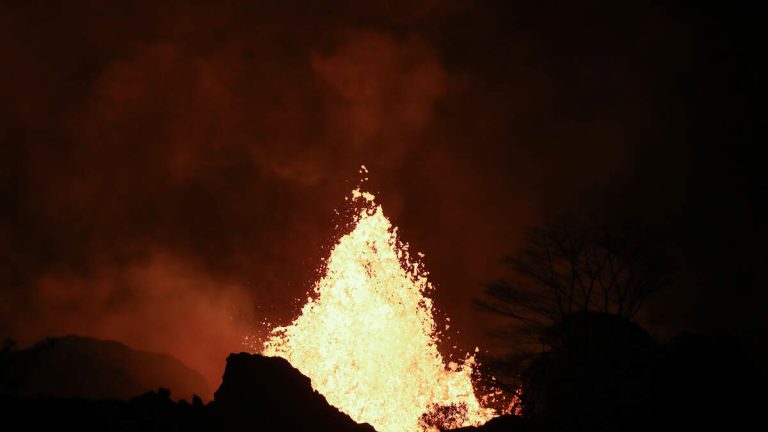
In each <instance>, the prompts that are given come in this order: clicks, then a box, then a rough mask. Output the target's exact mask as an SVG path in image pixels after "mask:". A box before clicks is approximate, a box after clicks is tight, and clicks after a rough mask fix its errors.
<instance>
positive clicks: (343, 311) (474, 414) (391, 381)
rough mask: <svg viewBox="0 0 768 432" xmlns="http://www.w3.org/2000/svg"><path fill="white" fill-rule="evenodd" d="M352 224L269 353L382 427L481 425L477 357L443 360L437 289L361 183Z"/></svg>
mask: <svg viewBox="0 0 768 432" xmlns="http://www.w3.org/2000/svg"><path fill="white" fill-rule="evenodd" d="M353 199H354V200H355V202H356V203H359V204H360V210H359V213H358V214H357V216H356V217H355V220H354V223H355V225H354V229H353V230H352V232H350V233H349V234H347V235H345V236H343V237H342V238H341V239H340V240H339V241H338V243H337V244H336V245H335V246H334V248H333V251H332V252H331V255H330V257H329V259H328V261H327V264H326V268H325V274H324V276H323V277H322V278H321V279H320V281H319V282H317V284H316V285H315V287H314V293H313V295H312V296H311V297H309V298H308V299H307V303H306V304H305V305H304V307H303V308H302V310H301V314H300V316H299V317H298V318H296V320H295V321H293V323H292V324H290V325H289V326H287V327H278V328H275V329H274V330H272V333H271V336H270V338H269V339H268V340H267V342H266V343H265V344H264V349H263V354H265V355H271V356H280V357H283V358H285V359H287V360H288V361H290V362H291V364H292V365H293V366H294V367H296V368H297V369H299V370H300V371H301V372H302V373H304V374H305V375H307V376H309V377H310V378H311V379H312V386H313V387H314V388H315V390H317V391H318V392H320V393H321V394H323V395H324V396H325V397H326V399H327V400H328V402H329V403H331V404H332V405H334V406H336V407H337V408H339V409H340V410H342V411H344V412H345V413H347V414H348V415H349V416H350V417H352V418H353V419H354V420H355V421H357V422H361V423H362V422H367V423H370V424H371V425H372V426H374V427H375V428H376V429H377V430H378V431H380V432H414V431H420V430H429V429H430V428H431V424H440V425H442V426H443V427H450V428H453V427H460V426H470V425H478V424H482V423H484V422H485V421H486V420H488V419H490V418H491V417H493V416H494V414H495V413H494V411H493V410H492V409H489V408H484V407H482V406H481V405H480V403H479V402H478V399H477V397H476V396H475V392H474V389H473V386H472V380H471V374H472V367H473V365H474V358H473V357H468V358H467V359H466V360H465V361H464V363H463V365H459V364H457V363H455V362H450V363H449V364H447V365H446V363H445V362H444V360H443V357H442V356H441V355H440V353H439V352H438V350H437V345H436V342H437V331H436V327H435V320H434V317H433V306H432V300H431V299H430V298H428V297H427V296H426V293H427V292H428V291H429V290H431V289H432V286H431V284H430V282H429V281H428V280H427V273H426V272H425V271H424V269H423V268H422V267H421V264H420V263H419V262H418V261H417V260H414V259H412V258H411V256H410V254H409V252H408V245H407V244H403V243H401V242H400V241H399V240H398V239H397V228H394V227H392V224H391V223H390V221H389V220H388V219H387V218H386V217H385V216H384V213H383V212H382V209H381V206H379V205H377V204H376V203H375V202H374V197H373V195H371V194H369V193H366V192H360V190H359V189H358V190H355V191H354V192H353Z"/></svg>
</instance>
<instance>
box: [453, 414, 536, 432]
mask: <svg viewBox="0 0 768 432" xmlns="http://www.w3.org/2000/svg"><path fill="white" fill-rule="evenodd" d="M539 430H541V429H536V428H534V426H533V425H532V424H531V421H530V420H528V419H526V418H523V417H520V416H515V415H511V414H506V415H502V416H499V417H496V418H492V419H490V420H488V421H487V422H486V423H485V424H484V425H482V426H470V427H463V428H458V429H451V431H452V432H475V431H478V432H480V431H482V432H528V431H539ZM442 431H443V432H445V430H442Z"/></svg>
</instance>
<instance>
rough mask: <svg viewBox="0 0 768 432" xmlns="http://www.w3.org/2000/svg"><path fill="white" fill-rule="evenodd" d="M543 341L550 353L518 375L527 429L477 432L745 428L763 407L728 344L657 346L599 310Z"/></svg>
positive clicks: (704, 341)
mask: <svg viewBox="0 0 768 432" xmlns="http://www.w3.org/2000/svg"><path fill="white" fill-rule="evenodd" d="M545 334H546V335H547V337H548V338H549V339H548V345H549V346H550V349H549V350H547V351H545V352H542V353H540V354H539V355H537V356H536V357H535V358H534V359H533V361H532V362H531V363H530V364H529V365H528V366H527V367H526V368H525V369H524V370H523V371H522V373H521V380H522V386H523V392H522V395H521V398H522V402H523V404H522V409H523V416H524V417H525V418H526V419H527V420H530V421H531V423H520V422H518V424H516V423H514V422H515V421H517V420H511V419H509V420H501V419H500V420H497V421H496V422H489V424H488V425H486V426H484V427H480V428H477V429H475V430H478V431H493V430H503V428H502V429H499V428H500V427H501V426H498V425H499V424H500V422H502V421H505V422H510V423H509V424H510V426H509V427H508V428H507V430H557V431H617V432H618V431H646V430H692V429H702V428H703V429H707V430H709V429H710V428H713V427H716V428H719V430H742V429H746V428H747V426H748V425H750V424H756V423H755V422H757V421H758V420H759V413H760V412H761V409H762V407H764V406H765V404H766V403H767V402H768V400H766V396H765V393H764V390H765V388H766V380H765V379H764V377H762V376H761V374H760V372H759V370H758V369H757V368H756V367H755V366H754V364H752V362H751V361H750V360H749V358H748V357H747V355H746V354H745V353H744V351H743V350H742V349H741V347H740V345H739V343H738V342H737V341H735V340H732V339H723V338H718V337H711V336H701V335H682V336H680V337H678V338H676V339H674V340H673V341H671V342H670V343H668V344H660V343H658V342H656V341H655V340H654V339H653V338H651V337H650V336H649V335H648V333H647V332H645V330H643V329H642V328H641V327H640V326H638V325H637V324H635V323H633V322H631V321H629V320H627V319H626V318H623V317H620V316H617V315H612V314H604V313H597V312H579V313H576V314H573V315H571V316H569V317H566V318H565V319H564V320H563V321H562V322H561V323H559V324H558V325H556V326H553V327H552V328H550V329H548V331H547V332H546V333H545ZM534 425H535V428H534ZM505 427H506V426H505ZM526 427H527V429H526Z"/></svg>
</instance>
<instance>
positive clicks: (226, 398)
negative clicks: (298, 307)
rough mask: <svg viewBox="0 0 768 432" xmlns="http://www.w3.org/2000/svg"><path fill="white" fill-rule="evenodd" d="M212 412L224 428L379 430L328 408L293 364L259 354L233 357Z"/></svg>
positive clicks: (212, 406)
mask: <svg viewBox="0 0 768 432" xmlns="http://www.w3.org/2000/svg"><path fill="white" fill-rule="evenodd" d="M211 409H212V411H213V413H214V415H215V416H216V417H217V418H218V419H219V420H220V421H221V422H222V426H223V427H224V428H225V429H227V428H233V427H237V426H238V425H254V426H256V427H260V428H263V429H264V430H271V431H340V432H342V431H360V432H364V431H366V432H373V431H374V429H373V427H371V426H369V425H367V424H365V425H360V424H357V423H355V422H354V421H353V420H352V419H351V418H350V417H349V416H347V415H346V414H344V413H342V412H340V411H339V410H338V409H336V408H335V407H333V406H331V405H330V404H328V402H327V401H326V400H325V397H324V396H322V395H321V394H320V393H318V392H316V391H314V390H313V389H312V385H311V382H310V379H309V378H307V377H306V376H304V375H303V374H302V373H301V372H299V371H298V370H297V369H295V368H294V367H293V366H291V364H290V363H288V361H286V360H284V359H282V358H278V357H264V356H261V355H258V354H246V353H240V354H230V355H229V357H228V358H227V368H226V370H225V371H224V377H223V379H222V383H221V386H220V387H219V389H218V390H217V391H216V393H215V394H214V401H213V403H212V404H211Z"/></svg>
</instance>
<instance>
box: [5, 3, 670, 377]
mask: <svg viewBox="0 0 768 432" xmlns="http://www.w3.org/2000/svg"><path fill="white" fill-rule="evenodd" d="M305 3H306V2H280V5H279V6H278V3H275V2H250V1H243V2H238V1H233V2H226V3H207V2H202V3H200V2H198V3H195V4H194V5H191V4H189V3H188V2H178V3H177V2H163V3H162V4H158V3H157V2H135V3H131V4H130V5H128V4H123V3H122V2H116V3H112V2H60V3H53V4H45V5H44V4H42V3H37V2H15V3H14V2H4V3H3V4H2V5H0V58H2V60H3V62H2V63H3V65H4V67H3V68H1V70H0V93H2V95H3V98H2V99H3V101H2V103H0V141H1V142H0V196H2V200H1V201H0V257H2V259H1V260H0V336H9V337H14V338H18V339H20V340H21V341H23V342H24V343H27V342H31V341H33V340H35V339H37V338H40V337H42V336H45V335H58V334H67V333H79V334H84V335H92V336H97V337H103V338H114V339H118V340H122V341H124V342H126V343H128V344H129V345H132V346H134V347H136V348H140V349H149V350H158V351H167V352H170V353H171V354H174V355H176V356H177V357H179V358H180V359H181V360H183V361H185V362H187V363H188V364H189V365H190V366H191V367H193V368H196V369H198V370H200V371H201V372H203V373H204V375H205V376H206V377H207V378H208V379H209V380H210V381H212V384H215V383H216V382H217V381H218V376H219V374H220V373H221V370H222V368H223V365H224V363H223V359H224V357H225V355H226V353H228V352H230V351H238V350H242V349H243V347H242V346H241V341H242V337H243V336H245V335H253V334H255V335H259V334H260V332H265V331H266V330H267V328H266V327H265V326H262V325H260V322H261V321H262V320H263V319H267V320H270V321H272V322H276V321H277V322H287V321H288V320H289V319H290V318H292V317H293V315H294V314H295V312H296V306H297V305H296V303H295V299H296V298H303V294H304V293H305V292H306V291H307V290H308V289H309V288H310V287H311V284H312V282H313V280H315V279H316V277H317V269H318V267H319V266H320V265H321V264H322V259H323V257H324V256H326V255H327V252H328V247H329V246H330V245H331V244H332V243H333V240H335V238H337V236H338V234H339V232H338V230H337V229H336V228H335V226H336V224H337V223H340V222H344V221H340V220H338V219H337V218H335V216H334V209H336V208H338V207H340V206H341V205H342V204H343V197H344V196H346V194H347V193H348V191H349V190H350V189H351V187H350V186H351V185H352V184H353V183H354V182H355V181H356V177H355V176H356V173H357V168H358V167H359V165H360V164H363V163H364V164H366V165H367V166H368V167H369V168H370V170H371V180H370V182H371V188H372V189H373V191H374V192H379V193H378V194H377V195H378V196H379V197H380V199H381V203H382V204H383V206H384V208H385V210H386V211H387V214H389V215H391V217H392V218H393V220H394V221H395V222H396V224H397V225H398V226H400V227H401V229H402V231H401V232H402V236H403V238H404V239H405V240H406V241H409V242H410V243H411V244H412V245H413V247H414V248H415V249H417V250H421V251H424V252H426V254H427V257H426V259H425V262H426V265H427V267H428V269H429V270H430V271H431V273H432V278H433V280H434V281H435V282H436V285H437V286H438V290H437V293H436V301H437V306H438V308H440V309H443V310H445V311H446V312H447V313H449V314H450V315H451V316H452V317H454V320H453V324H454V328H457V329H460V330H461V331H462V332H464V334H466V335H467V336H466V337H467V340H469V341H471V342H469V343H468V345H469V344H471V346H472V347H473V346H474V345H475V344H476V342H477V340H479V339H480V338H481V337H482V335H483V334H484V332H485V331H486V330H487V328H486V327H483V325H479V324H477V323H475V317H476V314H477V313H478V312H476V311H474V310H473V309H472V308H471V300H472V298H473V297H474V296H476V295H477V294H478V293H479V292H480V289H481V288H480V283H482V282H484V281H486V280H488V279H490V278H492V277H495V276H496V275H498V274H499V271H500V268H499V265H498V261H499V258H500V256H501V255H502V254H503V253H505V252H508V251H509V250H511V249H513V247H514V244H515V241H516V239H518V238H519V236H520V233H521V232H522V231H523V230H524V229H525V227H527V226H530V225H531V224H532V223H534V222H535V221H536V219H537V217H538V215H539V214H540V213H541V212H542V209H548V210H549V209H553V208H555V207H557V206H558V205H561V204H560V203H561V201H562V200H561V198H563V197H573V196H576V195H578V194H579V193H581V192H582V191H583V190H587V189H588V188H590V187H593V186H594V185H601V184H605V183H607V182H609V181H611V182H614V181H617V180H616V178H617V176H619V178H621V173H622V169H623V167H624V166H625V165H624V162H625V158H626V155H627V152H628V149H634V148H636V147H637V148H640V147H642V146H643V145H646V144H648V143H652V144H653V145H656V143H655V142H654V141H653V140H651V139H649V138H653V136H652V132H653V131H654V125H657V123H655V122H657V114H653V113H652V112H651V110H649V109H648V106H649V104H651V102H650V101H649V100H648V96H647V95H648V91H647V87H650V85H649V81H652V80H655V79H656V75H655V71H652V70H651V71H648V73H647V74H646V75H642V76H640V75H638V74H637V73H634V71H636V70H637V68H638V65H639V64H643V63H642V56H636V58H633V59H634V60H633V61H634V62H630V61H629V60H627V57H625V56H618V55H617V54H616V53H617V52H618V51H617V50H618V48H617V47H615V46H613V45H612V44H611V42H610V41H609V40H608V38H606V39H605V40H603V39H601V38H599V37H595V38H594V40H592V36H589V35H580V36H578V37H577V38H576V39H578V41H580V42H581V43H583V44H584V46H583V47H582V48H581V49H582V50H583V51H584V52H586V53H590V52H596V53H599V54H601V55H602V57H600V58H601V59H603V60H601V61H599V62H589V63H584V64H581V65H580V66H581V68H582V69H578V68H574V67H573V66H574V64H573V63H569V62H568V61H566V59H564V58H561V60H562V62H563V63H558V62H557V61H556V60H552V59H558V58H560V57H557V53H558V51H557V50H558V49H561V50H563V48H562V47H561V48H558V47H552V46H551V41H550V40H547V39H546V37H544V36H542V35H545V34H547V33H546V31H547V30H548V29H550V30H551V29H553V28H560V27H563V26H565V27H566V28H567V26H568V25H570V26H573V25H575V24H567V23H565V22H562V21H561V22H557V21H555V22H551V23H548V24H547V26H544V27H543V28H542V29H541V30H539V29H538V28H537V29H534V28H532V27H526V26H525V25H524V23H523V22H522V21H521V22H520V25H519V26H518V27H514V26H513V27H508V26H507V24H505V23H503V22H500V21H499V20H498V17H499V16H500V15H499V13H506V14H509V13H510V11H508V10H504V11H501V12H499V13H493V11H489V10H486V9H485V8H484V7H480V6H477V5H474V4H473V3H472V2H467V1H448V2H436V1H429V2H416V4H414V2H394V3H392V2H382V4H378V2H374V4H368V5H363V4H358V2H353V3H355V4H354V5H347V6H341V5H316V6H312V5H307V4H305ZM383 3H386V5H384V4H383ZM635 12H637V11H634V12H632V13H629V12H628V14H629V15H628V16H631V21H630V22H629V24H627V23H625V24H624V26H625V27H627V29H626V31H625V33H626V35H627V36H626V37H627V38H632V37H634V36H632V35H634V34H635V29H637V28H644V27H643V26H646V25H648V23H655V24H657V25H656V27H654V28H655V29H656V31H657V32H662V33H663V32H664V31H667V30H665V29H666V27H665V24H664V22H663V21H659V20H658V17H657V16H656V15H655V12H653V11H645V10H644V11H642V12H637V13H635ZM521 13H525V14H527V15H528V16H529V17H530V18H531V19H534V20H537V19H539V18H540V16H539V14H540V13H542V12H541V11H537V10H528V11H521ZM566 15H567V14H566ZM523 21H525V20H523ZM576 21H577V22H580V21H579V20H578V19H577V20H576ZM538 22H548V21H547V20H543V19H541V20H539V21H538ZM579 26H581V24H579ZM510 28H511V29H512V30H509V29H510ZM579 28H581V27H579ZM597 28H598V30H596V31H598V32H599V29H600V27H599V26H598V27H597ZM539 31H540V32H541V33H539ZM573 43H574V44H576V43H577V42H576V41H574V42H573ZM643 43H646V44H650V48H653V49H657V48H658V49H659V50H661V51H654V53H656V54H658V52H661V53H662V54H663V53H664V52H670V51H671V50H673V49H674V47H673V46H671V45H670V44H669V43H666V42H665V43H663V44H662V43H661V42H656V41H654V40H650V41H647V40H644V41H643ZM590 44H593V45H590ZM571 48H573V47H570V48H568V49H571ZM650 48H648V47H646V46H640V47H639V48H636V49H637V50H638V52H640V54H644V55H645V53H646V49H648V50H649V51H648V52H650ZM622 49H623V48H622ZM656 54H654V55H656ZM659 55H661V54H659ZM669 65H670V67H671V65H672V64H671V63H669ZM576 66H579V65H578V64H577V65H576ZM579 74H581V75H579ZM619 75H620V76H622V77H623V78H622V79H621V80H618V79H608V78H611V77H615V76H619ZM585 76H588V77H589V79H582V78H583V77H585ZM579 77H581V78H579ZM644 86H645V87H644ZM590 92H594V93H590ZM579 104H581V105H579ZM564 107H565V108H567V110H565V111H563V109H564ZM618 107H621V108H618ZM576 108H578V109H576ZM574 113H575V114H574ZM663 115H664V113H661V114H658V116H659V117H663ZM648 131H651V132H648ZM588 155H592V156H588ZM594 155H598V156H597V157H594ZM672 186H674V184H672V185H671V186H670V189H674V188H673V187H672ZM556 203H557V204H556Z"/></svg>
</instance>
